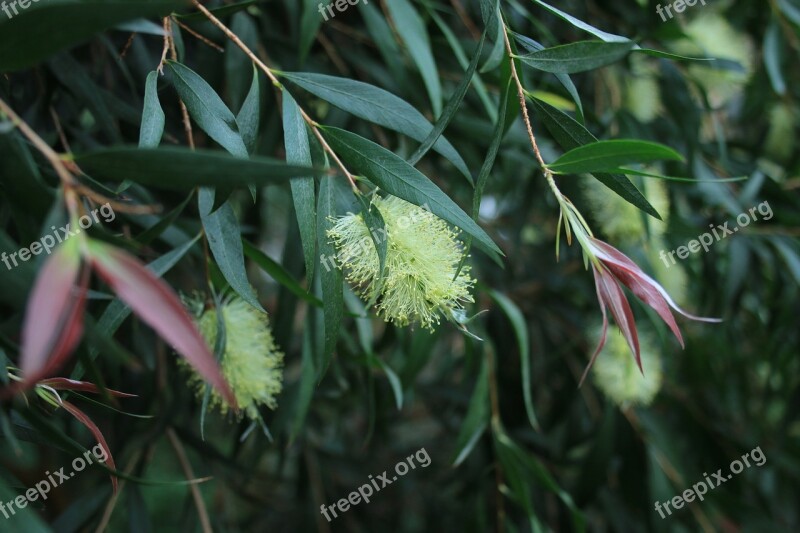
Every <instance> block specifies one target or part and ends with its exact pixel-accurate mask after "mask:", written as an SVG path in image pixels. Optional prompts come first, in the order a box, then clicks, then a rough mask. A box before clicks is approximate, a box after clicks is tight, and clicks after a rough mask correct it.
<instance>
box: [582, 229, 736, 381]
mask: <svg viewBox="0 0 800 533" xmlns="http://www.w3.org/2000/svg"><path fill="white" fill-rule="evenodd" d="M589 244H590V245H591V250H590V252H591V255H592V256H593V257H594V259H596V261H593V262H592V270H593V271H594V278H595V284H596V288H597V300H598V301H599V302H600V310H601V311H602V313H603V330H602V333H601V336H600V342H599V343H598V345H597V348H596V349H595V351H594V354H592V358H591V360H590V361H589V364H588V365H587V367H586V370H585V371H584V372H583V377H581V384H583V381H584V380H585V379H586V376H587V375H588V373H589V369H590V368H592V364H594V361H595V359H596V358H597V355H598V354H599V353H600V350H602V349H603V346H605V343H606V333H607V331H608V316H607V315H606V306H608V307H610V308H611V314H612V315H613V316H614V320H615V321H616V323H617V325H618V326H619V329H620V331H622V334H623V335H624V336H625V340H626V341H627V342H628V346H630V348H631V351H632V352H633V356H634V358H635V359H636V364H637V365H638V366H639V370H640V371H641V372H642V374H644V369H643V368H642V358H641V353H640V352H639V338H638V334H637V331H636V322H635V321H634V318H633V313H632V312H631V308H630V305H629V304H628V300H627V298H626V297H625V293H624V292H623V290H622V285H625V286H626V287H628V288H629V289H630V290H631V292H633V294H635V295H636V297H637V298H639V299H640V300H641V301H642V302H644V303H645V304H647V305H648V306H650V307H651V308H652V309H653V310H654V311H655V312H656V313H658V316H660V317H661V319H662V320H663V321H664V322H665V323H666V324H667V326H669V328H670V330H672V333H673V334H674V335H675V337H676V338H677V339H678V342H680V344H681V347H683V346H684V343H683V336H682V335H681V331H680V329H679V328H678V324H677V323H676V322H675V317H674V316H673V315H672V311H671V310H670V308H672V309H674V310H675V311H677V312H678V313H680V314H682V315H683V316H685V317H687V318H690V319H692V320H699V321H702V322H721V320H720V319H717V318H705V317H698V316H694V315H691V314H689V313H687V312H686V311H684V310H683V309H681V308H680V307H678V306H677V305H676V304H675V302H674V301H672V298H670V297H669V294H667V291H665V290H664V288H663V287H662V286H661V285H659V283H658V282H656V281H655V280H654V279H653V278H651V277H650V276H648V275H647V274H645V273H644V271H642V269H641V268H639V266H638V265H637V264H636V263H634V262H633V261H631V259H630V258H629V257H628V256H626V255H625V254H623V253H622V252H620V251H619V250H617V249H616V248H614V247H613V246H611V245H610V244H608V243H605V242H603V241H601V240H599V239H595V238H594V237H589Z"/></svg>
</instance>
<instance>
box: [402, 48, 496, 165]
mask: <svg viewBox="0 0 800 533" xmlns="http://www.w3.org/2000/svg"><path fill="white" fill-rule="evenodd" d="M485 41H486V32H484V33H483V35H481V40H480V41H478V47H477V48H476V49H475V55H474V56H473V57H472V61H471V62H470V64H469V66H468V67H467V71H466V73H464V77H463V78H462V79H461V82H460V83H459V84H458V87H456V90H455V92H454V93H453V95H452V96H451V97H450V100H449V101H448V102H447V105H446V106H445V108H444V112H443V113H442V116H440V117H439V120H437V121H436V124H435V125H434V127H433V130H431V132H430V133H429V134H428V136H427V137H426V138H425V140H424V141H423V142H422V144H421V145H420V146H419V148H417V150H416V152H414V153H413V154H411V157H409V158H408V163H409V164H410V165H412V166H416V164H417V163H419V161H420V159H422V158H423V157H424V156H425V154H426V153H428V150H430V149H431V147H432V146H433V145H434V144H435V143H436V141H437V140H438V139H439V137H440V136H441V135H442V132H444V130H445V128H447V126H448V124H450V121H451V120H453V117H455V116H456V112H457V111H458V108H459V106H460V105H461V102H462V101H463V100H464V96H466V94H467V90H468V89H469V86H470V83H472V77H473V76H474V75H475V69H476V68H477V67H478V61H479V60H480V58H481V51H482V50H483V43H484V42H485ZM471 180H472V177H471V176H470V181H471Z"/></svg>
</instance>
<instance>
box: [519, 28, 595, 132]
mask: <svg viewBox="0 0 800 533" xmlns="http://www.w3.org/2000/svg"><path fill="white" fill-rule="evenodd" d="M512 35H513V36H514V39H515V40H516V41H517V42H518V43H519V44H520V45H521V46H522V47H523V48H525V49H526V50H527V51H528V52H538V51H540V50H544V49H545V47H544V46H543V45H542V44H540V43H538V42H536V41H534V40H533V39H531V38H530V37H526V36H524V35H520V34H519V33H514V32H512ZM554 75H555V77H556V79H557V80H558V81H559V82H561V85H563V86H564V89H566V90H567V92H568V93H569V95H570V96H571V97H572V101H573V102H575V107H576V111H575V114H576V115H577V117H578V120H579V121H580V122H581V123H583V122H584V117H583V103H582V102H581V97H580V95H579V94H578V89H577V87H575V84H574V83H572V79H571V78H570V77H569V76H568V75H567V74H554Z"/></svg>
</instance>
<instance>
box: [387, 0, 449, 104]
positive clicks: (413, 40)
mask: <svg viewBox="0 0 800 533" xmlns="http://www.w3.org/2000/svg"><path fill="white" fill-rule="evenodd" d="M386 7H387V8H388V10H389V14H390V15H391V17H392V20H393V21H394V27H395V29H396V30H397V33H398V34H399V35H400V38H401V39H402V40H403V42H404V43H405V44H406V48H407V49H408V53H409V54H410V55H411V58H412V59H413V60H414V63H415V64H416V65H417V68H418V69H419V72H420V74H422V81H423V82H424V83H425V88H426V89H427V91H428V97H429V98H430V100H431V105H432V106H433V114H434V116H437V117H438V116H439V114H441V112H442V86H441V83H440V81H439V72H438V71H437V70H436V61H435V60H434V59H433V52H432V51H431V43H430V39H429V38H428V31H427V30H426V29H425V23H424V22H423V21H422V18H421V17H420V16H419V13H417V10H416V9H414V6H412V5H411V3H410V2H409V1H408V0H392V1H391V2H387V3H386Z"/></svg>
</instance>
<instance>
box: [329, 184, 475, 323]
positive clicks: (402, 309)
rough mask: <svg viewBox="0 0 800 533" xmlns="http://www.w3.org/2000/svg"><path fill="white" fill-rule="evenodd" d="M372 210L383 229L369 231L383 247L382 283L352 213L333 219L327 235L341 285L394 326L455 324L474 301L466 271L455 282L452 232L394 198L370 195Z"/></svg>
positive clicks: (370, 245) (458, 251) (365, 231)
mask: <svg viewBox="0 0 800 533" xmlns="http://www.w3.org/2000/svg"><path fill="white" fill-rule="evenodd" d="M373 205H374V206H375V207H376V208H377V209H378V211H379V212H380V214H381V216H382V217H383V221H384V224H385V233H383V234H380V232H378V231H376V229H375V228H372V231H374V232H375V238H376V239H386V243H387V246H386V269H385V279H384V283H383V285H381V284H380V281H379V280H380V275H379V274H380V273H379V269H380V264H379V259H378V251H377V250H376V249H375V245H374V242H373V240H372V238H371V237H370V228H368V227H367V225H366V223H365V222H364V218H363V217H362V216H361V215H357V214H354V213H348V214H347V215H345V216H343V217H340V218H338V219H336V221H335V222H334V224H333V227H332V228H331V229H330V230H329V231H328V237H329V238H330V239H331V241H332V242H333V244H334V245H335V246H336V249H337V253H338V255H337V260H338V263H339V264H340V265H341V266H342V267H343V268H344V270H345V272H346V278H347V281H348V282H349V283H350V284H351V285H352V286H353V287H354V288H355V290H356V291H357V292H358V293H359V295H360V296H361V297H362V298H364V299H366V300H370V301H371V300H373V299H376V298H377V300H376V301H377V304H376V308H377V311H378V315H379V316H382V317H383V319H384V320H386V321H387V322H393V323H394V324H396V325H398V326H407V325H409V324H420V325H422V327H424V328H427V329H431V330H432V329H433V327H434V326H435V325H437V324H439V322H440V315H444V316H445V318H448V319H455V317H456V316H457V315H458V314H460V313H461V312H462V311H463V304H464V303H466V302H473V301H474V300H473V298H472V295H471V294H470V289H471V288H472V286H473V285H474V284H475V280H474V279H472V278H471V277H470V276H469V267H468V266H464V267H463V268H462V269H461V272H460V273H459V275H458V277H456V270H457V269H458V265H459V263H460V262H461V258H462V254H463V250H462V247H461V244H460V242H459V240H458V232H457V231H455V230H453V229H452V228H451V227H450V226H449V225H448V224H447V223H446V222H445V221H443V220H441V219H440V218H438V217H437V216H436V215H434V214H433V213H431V212H429V211H426V210H425V209H423V208H421V207H417V206H415V205H413V204H411V203H409V202H406V201H405V200H401V199H400V198H397V197H394V196H390V197H388V198H380V197H378V196H377V195H376V196H375V197H374V200H373Z"/></svg>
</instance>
